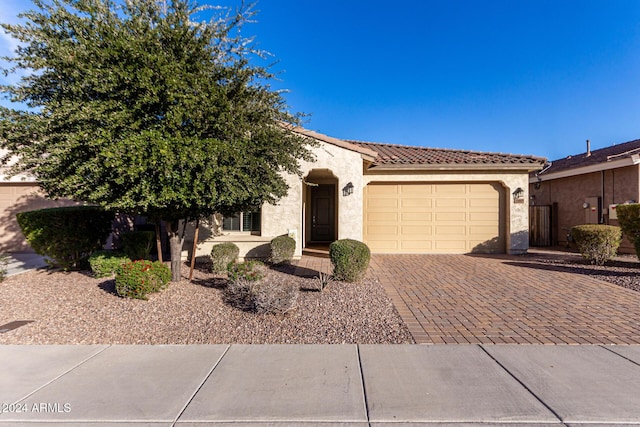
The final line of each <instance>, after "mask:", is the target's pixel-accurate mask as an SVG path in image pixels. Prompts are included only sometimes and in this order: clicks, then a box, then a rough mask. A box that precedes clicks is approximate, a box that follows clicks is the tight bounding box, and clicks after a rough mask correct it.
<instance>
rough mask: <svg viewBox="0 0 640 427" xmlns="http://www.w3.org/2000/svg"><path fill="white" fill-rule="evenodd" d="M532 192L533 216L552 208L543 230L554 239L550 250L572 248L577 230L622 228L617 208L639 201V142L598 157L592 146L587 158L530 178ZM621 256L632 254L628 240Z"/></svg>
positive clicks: (556, 164) (568, 159) (580, 156)
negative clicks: (573, 230) (591, 226)
mask: <svg viewBox="0 0 640 427" xmlns="http://www.w3.org/2000/svg"><path fill="white" fill-rule="evenodd" d="M529 186H530V188H529V191H530V204H531V205H532V212H533V211H534V210H536V209H538V208H536V206H548V207H549V208H548V209H547V210H548V211H549V213H548V214H545V216H550V218H542V221H541V224H542V223H544V224H545V225H541V226H540V228H541V230H540V233H541V234H546V233H550V239H547V240H550V242H547V243H549V244H561V245H565V244H567V239H568V234H569V230H570V229H571V227H573V226H575V225H580V224H610V225H618V222H617V221H616V215H615V205H616V204H620V203H627V202H637V201H638V200H640V140H635V141H629V142H625V143H622V144H617V145H612V146H610V147H606V148H602V149H599V150H593V151H591V150H590V144H589V141H587V151H586V152H584V153H581V154H576V155H573V156H568V157H566V158H564V159H558V160H554V161H552V162H550V164H548V165H547V166H546V167H545V168H544V169H543V170H541V171H539V172H537V173H534V174H531V176H530V179H529ZM540 209H542V208H540ZM533 217H534V216H533V215H532V218H533ZM533 228H535V225H534V224H532V229H533ZM532 236H533V234H532ZM532 243H534V242H533V241H532ZM621 251H622V252H631V253H633V247H632V246H631V245H630V244H629V243H628V242H626V239H625V240H624V241H623V245H622V246H621Z"/></svg>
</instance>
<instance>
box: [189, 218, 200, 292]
mask: <svg viewBox="0 0 640 427" xmlns="http://www.w3.org/2000/svg"><path fill="white" fill-rule="evenodd" d="M199 229H200V218H198V219H197V220H196V231H195V233H194V235H193V249H191V268H190V269H189V281H191V280H193V268H194V267H195V265H196V249H197V247H198V230H199Z"/></svg>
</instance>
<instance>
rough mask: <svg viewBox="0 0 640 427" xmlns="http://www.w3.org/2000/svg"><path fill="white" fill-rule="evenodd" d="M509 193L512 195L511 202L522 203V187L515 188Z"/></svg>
mask: <svg viewBox="0 0 640 427" xmlns="http://www.w3.org/2000/svg"><path fill="white" fill-rule="evenodd" d="M511 195H512V196H513V203H524V199H523V196H524V190H523V189H522V188H520V187H518V188H516V189H515V190H514V192H513V193H511Z"/></svg>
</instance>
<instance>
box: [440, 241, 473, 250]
mask: <svg viewBox="0 0 640 427" xmlns="http://www.w3.org/2000/svg"><path fill="white" fill-rule="evenodd" d="M466 247H467V241H466V240H436V241H435V242H434V249H435V250H437V251H438V252H442V253H459V252H460V251H464V250H465V249H466Z"/></svg>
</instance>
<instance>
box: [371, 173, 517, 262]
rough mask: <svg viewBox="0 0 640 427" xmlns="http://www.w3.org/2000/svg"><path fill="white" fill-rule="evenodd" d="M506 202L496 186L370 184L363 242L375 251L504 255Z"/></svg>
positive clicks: (497, 185) (501, 191) (488, 184)
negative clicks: (504, 205) (502, 253)
mask: <svg viewBox="0 0 640 427" xmlns="http://www.w3.org/2000/svg"><path fill="white" fill-rule="evenodd" d="M503 204H504V190H503V189H502V187H501V186H500V185H499V184H495V183H473V184H466V183H446V184H441V183H438V184H423V183H409V184H384V183H379V184H378V183H372V184H369V185H367V186H366V187H365V193H364V241H365V242H366V243H367V245H369V247H370V248H371V251H372V252H374V253H376V252H377V253H469V252H484V253H501V252H504V251H505V238H504V234H505V227H504V220H503V216H504V208H503V207H502V205H503Z"/></svg>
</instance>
